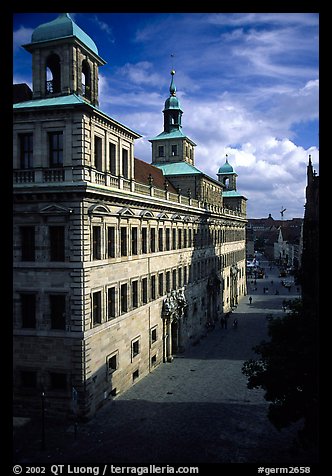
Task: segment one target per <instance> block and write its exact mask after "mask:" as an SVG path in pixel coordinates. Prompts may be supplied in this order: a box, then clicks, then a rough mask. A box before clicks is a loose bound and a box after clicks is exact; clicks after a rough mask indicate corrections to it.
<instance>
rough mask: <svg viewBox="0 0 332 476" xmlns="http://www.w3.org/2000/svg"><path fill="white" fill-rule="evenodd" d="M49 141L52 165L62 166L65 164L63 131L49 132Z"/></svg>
mask: <svg viewBox="0 0 332 476" xmlns="http://www.w3.org/2000/svg"><path fill="white" fill-rule="evenodd" d="M48 141H49V158H50V167H62V166H63V133H62V132H49V133H48Z"/></svg>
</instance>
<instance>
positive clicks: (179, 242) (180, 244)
mask: <svg viewBox="0 0 332 476" xmlns="http://www.w3.org/2000/svg"><path fill="white" fill-rule="evenodd" d="M178 248H179V249H181V248H182V230H181V229H179V230H178Z"/></svg>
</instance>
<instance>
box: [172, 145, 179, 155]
mask: <svg viewBox="0 0 332 476" xmlns="http://www.w3.org/2000/svg"><path fill="white" fill-rule="evenodd" d="M171 154H172V155H173V156H175V155H178V146H177V145H176V144H173V145H172V146H171Z"/></svg>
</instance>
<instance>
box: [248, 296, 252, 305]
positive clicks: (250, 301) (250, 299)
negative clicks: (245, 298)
mask: <svg viewBox="0 0 332 476" xmlns="http://www.w3.org/2000/svg"><path fill="white" fill-rule="evenodd" d="M251 303H252V297H251V296H250V297H249V304H251Z"/></svg>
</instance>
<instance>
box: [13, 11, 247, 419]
mask: <svg viewBox="0 0 332 476" xmlns="http://www.w3.org/2000/svg"><path fill="white" fill-rule="evenodd" d="M24 48H25V49H26V50H27V51H29V52H30V53H31V54H32V63H33V69H32V76H33V88H32V97H30V96H29V93H28V90H27V89H26V88H15V89H16V92H17V90H18V89H19V90H20V92H19V93H20V94H19V95H18V96H16V98H17V97H19V98H20V100H19V102H17V101H16V100H15V101H14V106H13V122H14V126H13V139H14V144H13V159H14V165H13V168H14V187H13V190H14V194H13V195H14V205H13V222H14V233H13V237H14V271H13V273H14V316H13V320H14V331H13V350H14V379H13V391H14V409H15V410H16V411H22V412H24V414H26V413H28V412H32V411H33V410H34V409H35V410H37V411H39V407H40V395H41V391H44V392H45V394H46V406H47V411H48V414H51V413H57V412H61V413H64V414H66V415H70V414H72V413H73V412H75V413H77V414H78V416H80V417H89V416H90V415H93V414H94V412H95V411H96V410H97V409H98V408H99V407H100V406H101V405H102V404H103V402H104V401H106V400H108V399H111V398H113V397H114V396H115V395H117V394H119V393H121V392H123V391H125V390H126V389H128V388H129V387H130V386H131V385H133V384H134V383H136V382H137V381H139V380H140V379H142V378H143V377H144V376H146V375H147V374H148V373H149V372H151V371H153V369H154V368H156V366H158V365H159V364H161V363H162V362H171V361H172V358H173V355H174V354H176V353H178V352H181V351H182V350H183V349H185V348H186V347H188V346H189V345H191V344H192V343H194V342H197V341H198V340H199V339H200V337H202V336H203V335H205V333H206V326H207V325H208V324H209V323H211V322H214V321H215V320H216V319H218V318H219V317H220V315H221V314H222V313H224V312H227V311H228V310H230V309H231V308H232V307H234V306H236V305H237V303H238V302H239V300H240V299H241V297H242V296H243V295H245V293H246V261H245V258H246V257H245V225H246V221H247V220H246V211H245V199H244V197H242V198H241V196H240V195H238V194H235V195H234V197H232V196H230V195H228V196H227V186H226V187H225V183H224V180H222V181H221V182H220V181H219V180H215V179H213V178H210V177H208V176H207V175H206V174H203V173H202V172H201V171H199V170H198V169H197V167H196V166H195V157H194V146H195V144H194V142H193V141H192V140H190V139H189V138H188V137H187V136H185V135H184V134H183V133H182V125H181V114H182V111H181V108H180V105H179V102H178V100H177V98H176V89H175V85H174V73H173V72H172V81H171V86H170V97H169V98H168V99H167V100H166V102H165V109H164V130H163V132H162V133H161V134H160V135H159V136H157V137H155V138H152V139H151V143H152V164H147V163H145V162H143V161H141V160H139V159H137V158H135V155H134V141H135V139H137V138H139V137H140V135H139V134H137V133H136V132H135V131H133V130H131V129H130V128H129V127H127V126H125V125H123V124H121V123H119V122H118V121H115V120H114V119H112V117H110V116H109V115H108V114H106V113H104V112H103V111H102V110H101V109H100V108H99V94H98V71H99V67H101V66H102V65H104V64H105V61H104V60H103V59H102V58H101V57H100V55H99V53H98V48H97V46H96V44H95V43H94V41H93V40H92V38H90V37H89V36H88V35H87V34H86V33H85V32H84V31H83V30H81V28H80V27H79V26H78V25H77V24H76V23H75V22H74V21H73V20H72V19H71V17H70V16H69V15H68V14H66V13H63V14H60V15H59V16H58V17H57V18H55V19H54V20H53V21H51V22H49V23H46V24H43V25H40V26H39V27H37V28H36V29H35V30H34V32H33V33H32V37H31V42H30V43H29V44H27V45H24ZM22 91H23V92H22ZM230 173H232V172H230ZM219 177H220V174H219ZM223 177H224V176H223ZM232 183H234V182H232ZM224 189H225V191H226V196H225V197H224ZM234 192H235V190H234V189H233V190H232V193H234ZM226 204H227V206H226Z"/></svg>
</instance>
